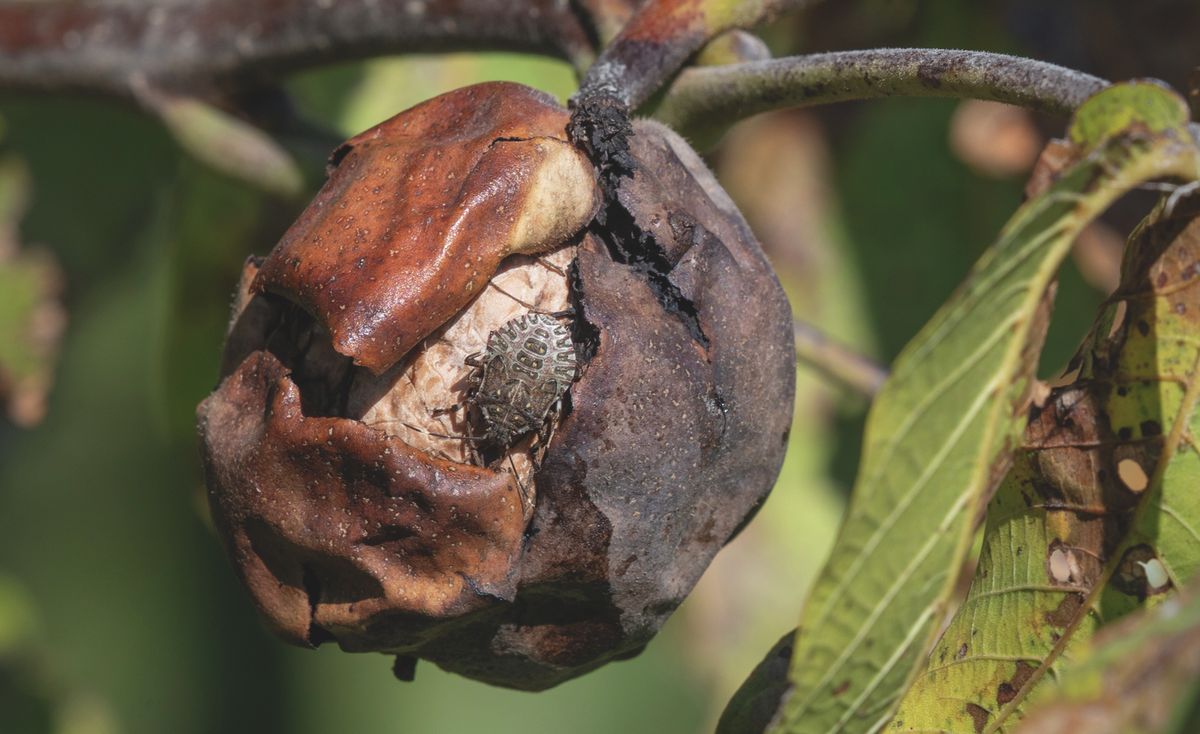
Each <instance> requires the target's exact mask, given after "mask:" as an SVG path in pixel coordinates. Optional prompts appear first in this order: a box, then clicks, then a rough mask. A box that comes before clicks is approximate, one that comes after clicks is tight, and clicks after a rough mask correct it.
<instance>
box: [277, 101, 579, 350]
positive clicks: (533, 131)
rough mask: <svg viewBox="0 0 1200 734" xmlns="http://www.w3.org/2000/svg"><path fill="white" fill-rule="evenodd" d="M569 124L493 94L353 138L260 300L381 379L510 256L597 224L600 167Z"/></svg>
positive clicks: (553, 107) (561, 113)
mask: <svg viewBox="0 0 1200 734" xmlns="http://www.w3.org/2000/svg"><path fill="white" fill-rule="evenodd" d="M566 122H567V114H566V111H565V110H563V109H562V108H561V107H559V106H558V105H557V104H555V103H554V100H553V99H552V98H551V97H549V96H548V95H545V94H542V93H540V92H537V91H535V90H533V89H529V88H528V87H523V86H521V85H518V84H509V83H504V82H494V83H490V84H480V85H477V86H473V87H467V88H465V89H460V90H456V91H454V92H450V93H448V94H443V95H442V96H440V97H435V98H434V99H431V100H429V101H428V102H425V103H423V104H420V105H418V106H416V107H414V108H412V109H410V110H408V111H407V112H404V113H402V114H399V115H396V116H395V117H393V118H392V119H390V120H388V121H386V122H384V123H383V124H381V125H378V126H377V127H373V128H371V129H370V130H368V131H366V132H365V133H362V134H361V135H358V136H357V137H354V138H351V139H350V140H348V141H346V143H344V144H343V145H342V146H341V147H340V148H339V149H338V150H337V151H336V152H335V153H334V155H333V159H332V166H331V170H330V175H329V180H328V181H327V182H326V184H325V186H324V187H322V188H321V190H320V192H318V193H317V196H316V198H315V199H314V200H313V202H312V203H311V204H310V205H309V206H308V208H307V209H305V210H304V213H303V214H301V215H300V218H299V219H298V220H296V223H295V224H293V225H292V227H291V228H290V229H289V230H288V231H287V233H286V234H284V236H283V239H282V240H281V241H280V242H279V244H278V245H276V247H275V249H274V250H272V251H271V254H270V256H269V257H268V258H267V259H266V262H264V263H263V266H262V269H261V270H260V271H259V274H258V278H257V279H256V280H255V282H254V287H255V289H256V290H258V291H266V292H271V293H278V294H280V295H283V296H284V297H286V298H288V299H289V300H291V301H294V302H295V303H297V304H299V305H300V306H302V307H304V308H305V309H306V310H307V311H308V312H309V313H311V314H312V315H313V316H314V317H316V319H317V321H318V322H319V323H320V324H321V325H323V326H324V327H325V328H326V329H327V330H328V331H329V332H330V333H331V334H332V336H333V347H334V349H335V350H337V352H338V353H340V354H344V355H346V356H348V357H351V358H353V359H354V361H355V363H356V364H360V365H363V366H366V367H369V368H370V369H372V370H373V371H375V372H377V373H378V372H382V371H383V370H385V369H387V368H388V367H390V366H391V365H393V364H395V363H396V362H397V361H398V360H399V359H400V358H401V357H402V356H403V355H404V354H406V353H407V352H408V351H409V350H410V349H412V348H413V347H414V346H415V345H416V344H417V343H418V342H419V341H420V340H421V339H422V338H423V337H424V336H426V335H427V334H429V333H430V332H431V331H433V330H434V329H435V328H437V327H438V326H440V325H441V324H443V323H445V321H446V320H447V319H449V318H450V316H452V315H453V314H454V313H456V312H457V311H458V310H459V309H461V308H462V307H463V306H465V305H466V304H467V302H469V301H470V300H471V299H472V298H473V297H474V296H476V295H477V294H478V293H479V291H480V290H481V288H482V287H483V285H484V284H485V283H487V281H488V279H489V278H491V276H492V274H493V273H494V272H495V271H496V267H497V266H498V265H499V263H500V260H501V259H503V258H504V257H505V256H507V255H510V254H513V253H535V252H541V251H544V250H548V249H551V248H553V247H556V246H558V245H561V244H563V243H564V242H565V241H566V240H567V238H568V237H570V236H572V235H574V234H576V233H577V232H579V231H580V230H581V229H583V227H584V226H585V225H586V224H587V223H588V221H589V220H590V219H591V218H592V215H593V214H594V213H595V211H596V206H597V205H598V203H599V198H598V190H597V189H596V186H595V183H594V176H593V174H592V168H591V164H590V163H589V162H588V161H587V158H586V157H585V156H583V155H582V154H581V153H579V152H578V151H577V150H576V149H575V148H573V147H572V146H571V145H570V144H568V143H567V142H566V133H565V127H566ZM433 263H442V264H445V265H450V266H452V267H440V268H439V267H430V265H431V264H433Z"/></svg>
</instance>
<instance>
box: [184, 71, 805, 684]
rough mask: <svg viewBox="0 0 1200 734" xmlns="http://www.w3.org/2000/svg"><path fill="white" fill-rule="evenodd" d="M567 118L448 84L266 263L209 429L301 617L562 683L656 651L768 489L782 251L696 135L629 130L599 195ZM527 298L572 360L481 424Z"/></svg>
mask: <svg viewBox="0 0 1200 734" xmlns="http://www.w3.org/2000/svg"><path fill="white" fill-rule="evenodd" d="M566 124H567V113H566V111H565V110H564V109H562V108H561V107H559V106H557V105H556V104H555V103H554V102H553V101H552V100H550V99H548V98H547V97H545V96H544V95H542V94H540V93H538V92H535V91H533V90H530V89H528V88H525V87H522V86H519V85H514V84H507V83H493V84H484V85H478V86H474V87H468V88H466V89H461V90H457V91H454V92H450V93H448V94H446V95H443V96H441V97H438V98H435V99H433V100H430V101H429V102H426V103H424V104H422V105H419V106H417V107H415V108H413V109H411V110H408V111H406V112H403V113H401V114H400V115H397V116H396V117H394V118H392V119H391V120H388V121H387V122H384V123H383V124H381V125H379V126H378V127H376V128H373V129H371V130H369V131H367V132H365V133H363V134H362V135H359V136H357V137H356V138H353V139H351V140H350V141H349V142H348V143H347V144H346V145H345V146H343V147H342V148H341V149H339V151H338V152H337V153H336V154H335V156H334V158H333V160H332V163H331V168H330V174H329V180H328V181H327V183H326V184H325V186H324V187H323V188H322V190H321V191H320V193H318V195H317V197H316V199H315V200H314V201H313V203H312V204H311V205H310V206H309V208H308V209H307V210H306V211H305V212H304V213H303V214H302V215H301V217H300V218H299V219H298V220H297V222H296V223H295V224H294V225H293V226H292V228H291V229H289V231H288V232H287V233H286V234H285V235H284V237H283V239H282V241H281V242H280V243H279V245H277V246H276V247H275V249H274V250H273V251H272V252H271V254H270V255H269V256H267V257H266V258H265V259H262V260H259V259H252V260H251V261H249V262H248V263H247V265H246V268H245V272H244V276H243V279H242V284H241V286H240V288H239V292H238V296H237V298H236V301H235V305H234V317H233V320H232V323H231V325H230V329H229V333H228V337H227V341H226V345H225V352H224V357H223V362H222V370H221V374H222V379H221V382H220V384H219V386H218V387H217V389H216V390H215V391H214V393H213V394H212V395H211V396H209V397H208V398H207V399H206V400H205V401H204V402H203V403H202V404H201V405H200V407H199V410H198V414H199V429H200V437H201V444H202V453H203V458H204V462H205V469H206V479H207V483H208V487H209V498H210V504H211V507H212V512H213V517H214V520H215V523H216V525H217V528H218V530H219V532H220V534H221V537H222V540H223V542H224V544H225V546H226V549H227V551H228V553H229V554H230V556H231V558H232V559H233V562H234V565H235V567H236V569H237V571H238V573H239V575H240V576H241V578H242V580H243V582H244V583H245V584H246V586H247V587H248V589H249V590H250V592H251V595H252V596H253V598H254V601H255V603H256V605H257V607H258V608H259V610H260V612H261V613H262V615H263V616H264V618H265V619H266V621H267V623H268V624H269V625H270V627H271V628H272V629H273V630H274V631H276V632H277V633H278V634H280V635H281V636H283V637H284V638H285V639H287V640H289V641H291V642H294V643H297V644H301V645H316V644H319V643H321V642H324V641H329V640H336V641H337V643H338V644H339V645H340V646H341V647H342V648H343V649H345V650H349V651H377V652H384V653H390V654H395V655H397V656H398V658H397V666H396V670H397V674H398V675H404V674H406V673H407V672H408V671H409V669H410V668H411V664H412V662H413V660H414V659H415V658H422V659H426V660H430V661H433V662H435V663H437V664H438V665H439V666H441V667H443V668H445V669H447V670H451V671H455V672H458V673H461V674H463V675H466V676H469V677H472V678H476V679H479V680H483V681H487V682H490V683H494V684H498V685H505V686H510V687H516V688H523V689H530V690H537V689H543V688H546V687H549V686H552V685H555V684H557V683H559V682H561V681H564V680H567V679H569V678H571V677H574V676H576V675H579V674H581V673H583V672H586V671H588V670H591V669H594V668H596V667H598V666H600V665H602V664H603V663H605V662H607V661H610V660H614V659H623V658H627V657H630V656H632V655H635V654H637V652H638V651H640V650H641V648H642V647H644V646H645V644H646V643H647V642H648V641H649V640H650V638H651V637H652V636H653V635H654V633H655V632H656V631H657V630H658V629H659V628H660V627H661V626H662V624H663V623H664V622H665V620H666V619H667V617H668V616H669V615H670V614H671V612H672V611H673V610H674V609H675V608H676V607H677V606H678V605H679V604H680V603H681V602H682V600H683V598H684V597H685V596H686V595H687V593H688V592H689V591H690V590H691V588H692V587H693V585H694V584H695V582H696V581H697V579H698V578H699V576H700V574H701V573H702V572H703V571H704V569H705V568H706V567H707V565H708V563H709V561H710V560H711V559H712V557H713V555H714V554H715V553H716V552H717V550H719V549H720V547H721V546H722V545H724V544H725V543H726V542H728V540H729V539H730V538H731V537H733V535H735V534H736V533H737V531H738V530H739V529H740V528H741V527H742V526H743V525H744V523H745V522H747V521H748V520H749V518H750V517H751V516H752V515H753V513H754V512H755V510H756V509H757V508H758V507H759V506H760V505H761V503H762V502H763V500H764V499H765V498H766V495H767V493H768V491H769V490H770V488H771V486H772V484H773V483H774V481H775V478H776V476H777V474H778V471H779V467H780V464H781V463H782V459H783V453H784V447H785V443H786V437H787V433H788V429H789V426H790V421H791V413H792V400H793V388H794V356H793V354H794V353H793V346H792V330H791V317H790V309H789V306H788V303H787V300H786V298H785V296H784V294H783V291H782V289H781V288H780V286H779V283H778V281H777V279H776V278H775V275H774V273H773V272H772V271H771V269H770V266H769V265H768V264H767V262H766V260H765V258H764V257H763V254H762V252H761V250H760V249H759V247H758V244H757V243H756V242H755V240H754V238H753V236H752V234H751V233H750V231H749V229H748V227H747V225H746V224H745V222H744V221H743V220H742V218H741V216H740V215H739V214H738V212H737V210H736V208H735V207H734V205H733V204H732V202H731V201H730V200H729V198H728V197H727V196H726V194H725V193H724V191H723V190H722V189H721V188H720V187H719V185H718V184H717V183H716V181H715V180H714V179H713V177H712V176H711V174H710V173H709V172H708V171H707V170H706V169H705V167H704V166H703V164H702V163H701V162H700V160H699V158H698V157H697V156H696V155H695V153H694V152H693V151H692V150H691V149H690V148H689V147H688V146H687V144H686V143H684V142H683V141H682V140H681V139H680V138H679V137H678V136H676V135H675V134H673V133H672V132H670V131H669V130H667V129H666V128H663V127H661V126H658V125H656V124H652V123H642V122H639V123H635V127H634V130H635V134H634V136H633V137H632V139H631V141H630V142H631V152H632V155H633V158H634V160H635V161H636V163H637V166H636V168H635V170H634V172H633V174H632V176H630V177H625V178H622V179H621V180H620V182H619V184H618V186H617V188H616V190H614V191H610V192H608V195H607V196H602V195H601V193H600V192H599V190H598V189H597V185H596V183H595V174H594V170H593V168H592V167H591V165H590V164H589V163H588V162H587V159H586V158H585V157H584V156H582V154H580V153H579V152H578V151H577V150H576V149H575V148H573V147H572V146H571V145H570V144H569V143H567V142H566V140H567V139H566V133H565V127H566ZM598 207H603V216H602V217H600V216H596V214H597V209H598ZM601 221H603V222H604V224H603V225H601V224H599V222H601ZM531 312H532V313H534V314H539V313H540V314H552V315H553V316H539V318H553V319H555V320H556V323H559V324H562V325H563V327H564V328H565V329H567V331H568V332H569V334H570V337H571V339H570V341H571V346H572V347H573V349H574V352H575V358H576V361H577V362H578V370H577V371H576V372H575V373H574V377H575V379H574V380H573V381H571V382H570V384H569V385H562V386H559V387H561V390H559V387H555V392H554V394H555V395H557V396H559V399H557V400H556V401H555V405H554V406H553V407H552V408H546V409H545V410H544V411H543V410H542V409H543V408H545V407H546V406H545V404H544V403H539V404H538V405H536V406H535V407H536V409H535V410H532V411H530V412H529V415H527V416H526V418H527V422H526V423H522V424H520V426H519V430H520V431H526V429H529V428H531V427H533V426H535V425H537V424H539V423H540V424H541V425H540V427H539V428H537V430H528V431H527V432H525V433H524V434H522V435H516V436H512V435H510V434H511V433H515V431H501V432H497V431H493V432H492V433H491V434H490V435H492V436H498V435H503V436H505V437H506V441H507V439H508V438H512V439H513V441H512V443H511V445H504V444H505V443H506V441H499V442H498V441H491V442H490V443H489V442H487V441H480V440H478V439H479V438H480V437H482V436H485V435H488V428H489V425H487V424H486V422H485V420H484V417H483V415H482V413H485V412H486V411H481V410H480V407H481V401H482V400H484V398H485V397H487V398H488V399H496V396H497V395H500V394H501V393H500V389H499V388H497V387H495V386H493V387H488V388H482V387H481V385H482V384H483V381H481V379H480V378H481V370H486V369H488V367H487V365H488V364H493V365H494V362H493V363H489V362H488V361H487V360H489V359H494V358H495V354H494V351H493V352H489V351H488V350H487V341H488V338H489V335H490V334H492V333H493V332H495V331H496V330H497V329H499V328H501V327H502V326H504V325H505V324H506V323H508V322H510V321H511V320H512V319H514V318H519V317H521V316H522V315H529V314H530V313H531ZM543 323H545V322H543ZM556 333H557V332H556ZM534 346H537V345H534ZM477 353H482V354H483V356H482V357H480V356H479V355H478V354H477ZM505 354H507V352H506V353H505ZM514 359H515V357H514ZM514 364H515V363H514ZM479 365H483V366H479ZM564 374H565V373H564ZM493 383H495V380H493ZM481 390H486V391H488V392H487V395H486V396H485V395H483V394H482V393H481ZM505 399H507V398H505ZM539 411H540V412H539ZM542 413H544V415H543V414H542ZM493 416H494V412H493ZM493 419H494V417H493Z"/></svg>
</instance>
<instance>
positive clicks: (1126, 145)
mask: <svg viewBox="0 0 1200 734" xmlns="http://www.w3.org/2000/svg"><path fill="white" fill-rule="evenodd" d="M1154 93H1155V94H1159V95H1166V97H1167V98H1170V99H1174V95H1172V94H1171V93H1170V92H1167V91H1165V90H1162V89H1157V88H1156V89H1155V91H1154ZM1126 94H1127V92H1126V91H1125V88H1123V87H1113V88H1110V89H1108V90H1105V91H1104V92H1101V93H1100V94H1098V95H1097V96H1096V97H1094V98H1093V99H1092V100H1091V101H1089V102H1088V103H1086V104H1085V105H1084V107H1083V108H1081V110H1080V112H1079V119H1089V120H1090V122H1089V126H1088V127H1086V129H1085V128H1081V129H1082V130H1083V132H1082V133H1081V137H1080V138H1078V139H1077V140H1076V142H1077V144H1078V145H1080V146H1081V147H1082V148H1083V151H1082V156H1081V158H1080V160H1079V161H1078V162H1077V163H1076V164H1075V165H1074V166H1073V167H1072V168H1070V169H1069V170H1068V171H1066V172H1065V173H1064V174H1063V175H1062V176H1061V177H1059V179H1058V180H1057V182H1055V183H1054V184H1053V185H1052V186H1050V187H1049V188H1048V189H1047V190H1046V191H1044V192H1043V193H1042V194H1040V195H1039V196H1037V197H1036V198H1034V199H1032V200H1031V201H1030V202H1028V203H1027V204H1025V205H1024V206H1022V207H1021V208H1020V209H1019V210H1018V211H1017V213H1016V214H1015V216H1014V217H1013V219H1012V220H1011V221H1010V222H1009V224H1008V225H1007V226H1006V227H1005V229H1004V231H1003V232H1002V233H1001V235H1000V238H999V240H998V241H997V242H996V243H995V244H994V245H993V246H992V247H991V248H990V249H989V250H988V252H987V253H986V254H985V255H984V257H983V258H982V259H981V260H980V262H979V263H978V264H977V265H976V266H975V268H974V270H973V271H972V273H971V275H970V277H969V279H968V281H967V283H966V284H965V285H964V287H963V288H962V289H961V290H960V291H959V292H958V293H957V294H956V295H955V296H954V297H953V298H952V299H951V300H950V301H949V302H948V303H947V304H946V305H945V306H944V307H943V308H942V309H941V310H940V311H939V312H938V313H937V314H936V315H935V316H934V318H933V319H932V320H931V321H930V322H929V323H928V324H927V325H926V326H925V328H924V329H922V331H921V332H920V333H919V334H918V335H917V336H916V338H915V339H914V340H913V341H912V342H911V343H910V344H909V345H908V347H907V348H906V349H905V350H904V351H903V353H902V354H901V355H900V357H899V358H898V359H897V361H896V364H895V367H894V371H893V373H892V377H891V378H890V379H889V381H888V383H887V384H886V385H885V387H884V389H883V390H882V391H881V393H880V395H879V397H878V398H877V400H876V403H875V405H874V406H873V408H872V412H871V416H870V418H869V419H868V425H867V434H866V440H865V448H864V452H863V460H862V464H861V466H860V471H859V477H858V481H857V483H856V487H855V492H854V496H853V499H852V501H851V506H850V508H849V511H848V515H847V518H846V520H845V523H844V525H843V527H842V530H841V534H840V536H839V538H838V541H837V543H836V544H835V546H834V549H833V551H832V554H831V557H830V559H829V562H828V564H827V566H826V568H825V570H824V572H823V573H822V576H821V577H820V578H819V579H818V581H817V584H816V587H815V589H814V591H813V593H812V595H811V597H810V599H809V602H808V604H807V607H806V609H805V611H804V615H803V618H802V621H801V625H800V629H799V630H798V633H797V638H796V646H795V650H794V654H793V656H792V669H791V679H792V690H791V693H790V695H789V696H788V698H787V699H786V701H785V703H784V704H783V707H782V709H781V712H780V716H779V720H778V722H777V724H776V727H775V729H774V731H787V732H833V731H839V732H840V731H855V732H857V731H863V732H866V731H878V730H879V729H880V728H881V727H882V726H883V725H884V724H885V723H886V722H887V721H888V720H889V719H890V718H891V712H892V710H893V708H894V706H895V705H896V703H897V700H898V698H899V696H900V695H901V694H902V693H903V691H904V690H905V689H906V688H907V687H908V683H909V681H910V680H911V678H912V677H913V676H914V675H915V672H916V669H917V668H918V666H919V665H921V663H922V662H923V660H924V658H925V653H926V651H927V650H928V648H929V646H930V645H931V644H932V641H933V637H934V636H935V635H936V633H937V624H938V622H939V621H940V620H941V618H942V616H943V614H944V612H945V607H946V603H947V599H948V597H949V594H950V592H951V591H952V588H953V582H954V576H955V574H956V573H957V570H958V568H959V567H960V565H961V563H962V561H963V559H964V556H965V555H966V553H967V550H968V546H969V543H970V539H971V536H972V530H973V526H974V520H975V518H976V517H977V516H978V514H979V512H980V510H981V509H982V508H981V503H982V500H983V498H984V497H985V495H986V491H987V490H988V489H990V488H991V487H992V486H994V484H995V483H996V482H997V481H998V480H999V477H1000V476H1002V472H1001V470H1002V469H1004V468H1005V467H1006V466H1007V459H1008V457H1009V455H1010V451H1011V448H1012V446H1013V444H1014V443H1016V440H1017V438H1018V437H1019V435H1020V432H1021V431H1022V430H1023V429H1024V424H1025V409H1024V408H1025V405H1026V398H1027V396H1028V394H1029V386H1030V381H1031V379H1032V369H1033V364H1034V362H1035V361H1036V353H1037V350H1038V348H1039V347H1040V341H1041V336H1042V333H1043V332H1042V329H1043V328H1044V319H1043V318H1042V317H1044V312H1043V311H1042V307H1043V306H1044V305H1045V303H1046V300H1045V297H1046V295H1047V291H1048V289H1049V287H1050V284H1051V281H1052V279H1053V277H1054V273H1055V271H1056V269H1057V267H1058V265H1059V263H1060V262H1061V260H1062V258H1063V257H1064V255H1065V254H1066V252H1067V250H1068V248H1069V247H1070V244H1071V242H1072V241H1073V240H1074V238H1075V236H1076V235H1077V234H1078V233H1079V231H1080V230H1081V229H1082V228H1083V226H1084V225H1086V224H1087V223H1088V222H1089V221H1090V220H1091V219H1092V218H1094V217H1095V216H1096V215H1097V214H1098V213H1099V212H1101V211H1103V209H1105V208H1106V207H1107V206H1108V205H1109V204H1110V203H1111V202H1112V201H1113V200H1114V199H1116V198H1117V197H1118V196H1120V195H1121V194H1122V193H1123V192H1125V191H1127V190H1128V189H1129V188H1131V187H1133V186H1135V185H1137V184H1138V183H1140V182H1142V181H1145V180H1147V179H1152V178H1160V177H1164V176H1170V175H1176V176H1183V177H1194V176H1195V174H1196V170H1197V153H1196V150H1195V147H1194V145H1193V144H1192V143H1191V140H1190V138H1189V137H1188V136H1187V133H1186V130H1185V129H1184V125H1185V124H1186V116H1185V114H1184V112H1183V111H1182V108H1180V107H1179V106H1178V105H1177V104H1173V103H1168V102H1166V101H1162V100H1159V101H1158V103H1156V104H1148V103H1145V102H1144V100H1142V96H1144V95H1143V91H1142V90H1140V89H1139V90H1138V95H1135V96H1136V97H1137V100H1138V104H1146V110H1147V113H1146V116H1145V117H1140V116H1138V115H1136V114H1134V115H1131V114H1129V110H1128V108H1127V106H1126V105H1125V104H1123V103H1121V102H1119V101H1114V100H1119V99H1123V98H1124V95H1126ZM1164 110H1166V112H1164ZM1136 111H1137V110H1136V109H1135V112H1136ZM1117 115H1123V116H1124V117H1121V118H1120V119H1122V120H1125V122H1122V123H1120V124H1115V123H1114V124H1108V125H1106V124H1104V122H1105V120H1108V119H1110V118H1111V119H1116V118H1115V116H1117ZM1131 120H1132V122H1131ZM1093 130H1095V131H1099V132H1098V133H1097V135H1099V136H1100V137H1098V138H1096V139H1089V138H1087V137H1086V136H1087V135H1089V134H1090V131H1093ZM1114 133H1115V134H1114Z"/></svg>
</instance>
